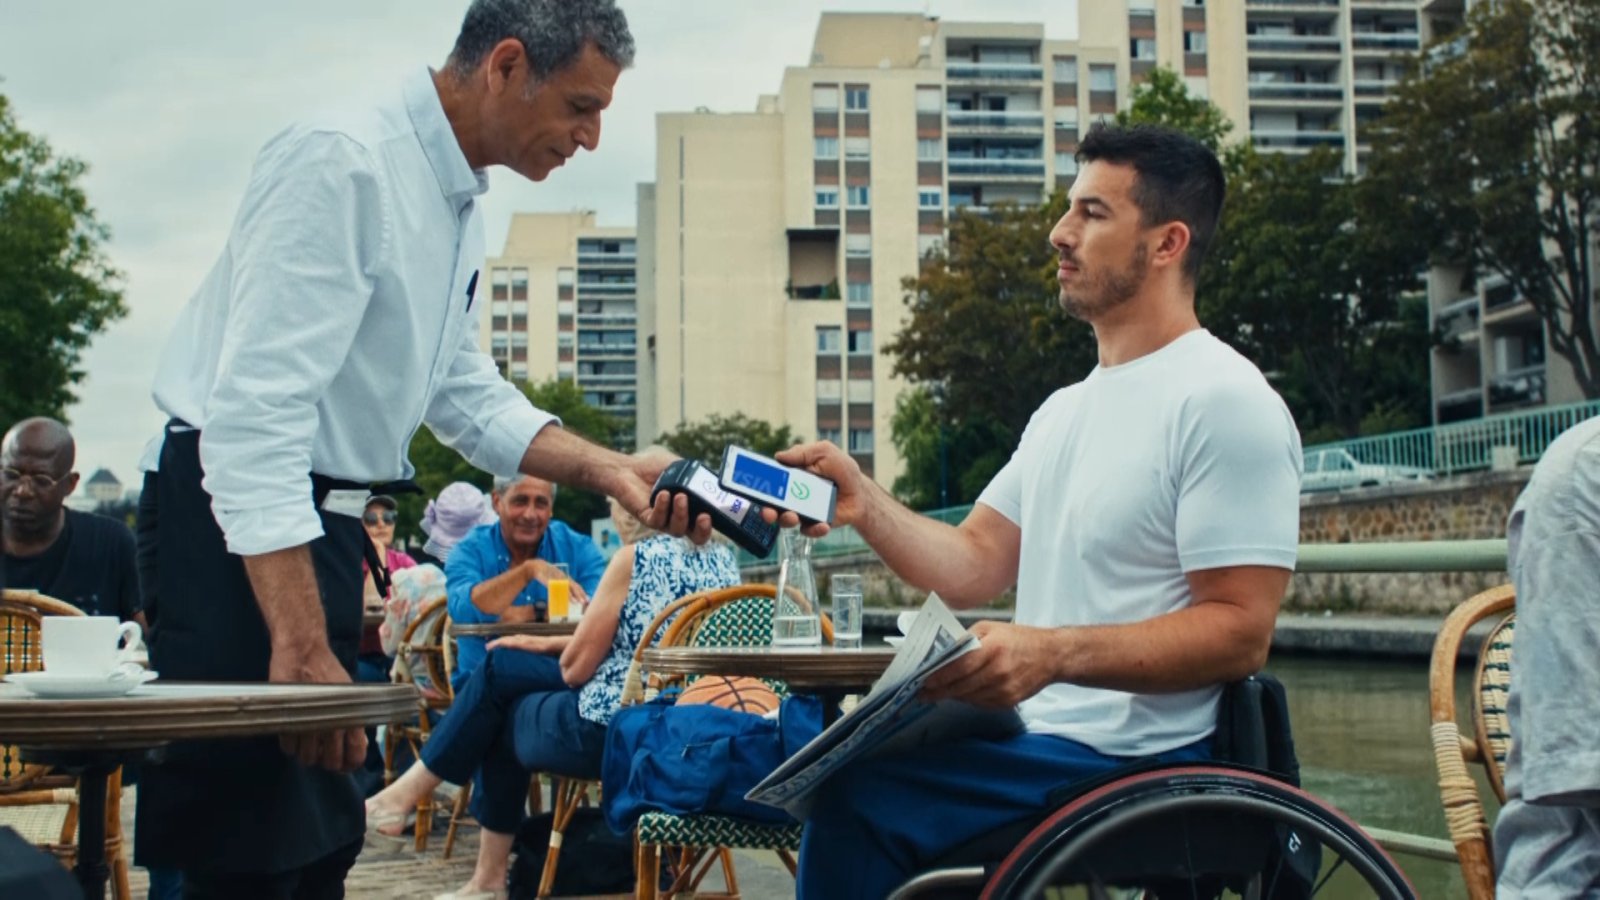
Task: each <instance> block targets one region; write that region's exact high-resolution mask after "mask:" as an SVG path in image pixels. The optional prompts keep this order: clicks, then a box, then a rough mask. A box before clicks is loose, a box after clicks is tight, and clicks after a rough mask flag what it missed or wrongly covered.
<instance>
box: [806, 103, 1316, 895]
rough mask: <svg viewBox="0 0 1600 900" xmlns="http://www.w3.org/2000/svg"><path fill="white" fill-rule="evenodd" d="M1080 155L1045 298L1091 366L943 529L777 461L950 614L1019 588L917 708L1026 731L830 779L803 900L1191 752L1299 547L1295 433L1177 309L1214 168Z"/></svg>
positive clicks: (1253, 382) (1197, 162) (1155, 157)
mask: <svg viewBox="0 0 1600 900" xmlns="http://www.w3.org/2000/svg"><path fill="white" fill-rule="evenodd" d="M1078 160H1079V161H1080V162H1081V163H1082V167H1081V169H1080V170H1079V173H1078V177H1077V181H1076V182H1075V183H1074V185H1073V187H1072V190H1071V206H1070V208H1069V210H1068V211H1067V213H1066V214H1065V215H1064V216H1063V217H1062V218H1061V220H1060V221H1059V222H1058V223H1056V225H1055V228H1054V229H1053V230H1052V231H1051V233H1050V245H1051V247H1052V248H1053V249H1054V252H1055V254H1056V256H1057V259H1058V263H1059V268H1058V271H1057V278H1058V280H1059V282H1060V287H1061V294H1060V303H1061V307H1062V309H1063V310H1065V311H1066V312H1067V313H1068V314H1069V315H1072V316H1074V317H1075V318H1078V319H1081V320H1083V321H1085V322H1087V323H1088V324H1089V326H1090V327H1091V328H1093V330H1094V333H1095V339H1096V341H1097V344H1098V347H1099V355H1100V361H1099V362H1100V364H1099V365H1098V366H1097V367H1096V368H1095V369H1094V370H1093V371H1092V372H1090V373H1088V375H1087V376H1086V377H1085V378H1084V380H1083V381H1081V382H1079V383H1077V384H1074V385H1070V386H1068V387H1065V388H1062V389H1061V390H1059V391H1057V392H1056V393H1055V394H1054V395H1052V396H1051V397H1050V398H1049V399H1048V400H1046V401H1045V403H1044V405H1043V406H1041V407H1040V408H1039V410H1038V411H1037V412H1035V413H1034V415H1033V418H1032V420H1031V421H1030V422H1029V424H1028V427H1027V429H1026V431H1025V432H1024V433H1023V436H1022V439H1021V442H1020V445H1019V446H1018V448H1017V450H1016V452H1015V453H1014V455H1013V456H1012V458H1011V461H1010V463H1009V464H1008V465H1007V466H1006V467H1005V468H1004V469H1002V470H1001V471H1000V473H999V474H998V475H996V476H995V478H994V480H993V481H992V482H991V483H990V484H989V486H988V488H987V489H986V490H985V491H984V492H983V494H982V496H980V497H979V499H978V502H977V504H976V505H974V507H973V509H972V512H971V513H970V514H969V515H968V516H967V518H966V520H965V521H963V522H962V523H961V524H960V525H958V526H951V525H945V524H942V523H940V522H937V521H934V520H932V519H929V518H925V517H922V516H919V515H917V514H915V513H913V512H911V511H910V510H908V509H906V508H905V507H903V506H901V505H900V504H898V503H897V502H895V500H894V499H893V498H892V497H891V496H890V495H889V494H888V493H887V492H885V491H884V490H883V489H882V488H880V487H878V486H877V485H876V484H874V483H873V482H872V481H871V480H869V479H867V478H866V477H864V476H863V475H862V474H861V471H860V469H859V468H858V467H857V466H856V465H855V463H854V462H853V461H852V460H851V459H850V458H849V457H848V456H846V455H845V454H844V453H843V452H842V451H840V450H839V449H838V448H837V447H835V446H833V445H832V444H828V443H814V444H809V445H804V446H800V447H796V448H793V449H792V450H789V451H787V452H785V453H782V454H779V459H781V460H782V461H784V462H786V463H789V464H791V465H803V466H806V467H809V468H810V469H811V470H813V471H815V472H818V473H820V474H822V475H824V476H826V477H828V478H830V479H832V480H833V481H835V482H837V483H838V485H839V499H838V514H837V523H848V524H852V525H854V526H855V527H856V529H857V530H858V531H859V532H860V533H861V535H862V536H863V537H864V538H865V539H866V540H867V542H868V543H869V544H871V545H872V547H873V549H875V550H876V551H877V552H878V554H879V555H880V556H881V557H882V558H883V560H884V561H885V563H887V564H888V566H889V567H890V568H891V569H893V570H894V572H895V573H896V574H898V575H899V576H900V577H901V578H903V579H905V580H906V581H908V582H910V583H911V584H913V585H916V586H918V587H920V588H924V589H928V590H932V591H937V592H938V594H939V595H940V596H941V597H942V598H943V599H944V600H945V601H946V602H947V603H948V604H949V605H950V606H952V607H957V608H964V607H973V606H978V605H980V604H983V603H986V602H988V601H989V600H991V599H993V598H994V597H995V596H997V595H999V594H1000V593H1001V592H1002V591H1004V590H1005V589H1006V588H1008V587H1010V586H1012V585H1013V584H1015V585H1016V588H1017V591H1016V594H1017V603H1016V615H1015V617H1014V622H1013V623H1010V624H1007V623H998V622H983V623H979V624H978V625H976V626H975V627H974V628H973V633H974V634H976V635H977V636H978V637H979V639H980V641H981V647H980V648H979V649H978V650H977V651H975V652H972V653H969V654H967V655H965V656H963V657H961V658H960V659H958V660H957V661H955V662H954V663H952V664H951V665H949V666H948V667H946V668H945V669H944V670H942V671H941V672H939V673H938V674H936V675H935V676H934V678H933V680H931V681H930V682H929V683H928V693H929V694H930V695H932V696H935V697H940V698H955V699H960V700H964V701H967V702H970V703H974V704H978V705H984V706H1000V707H1005V706H1018V707H1019V709H1020V712H1021V714H1022V718H1023V720H1024V722H1025V723H1026V725H1027V729H1026V732H1025V733H1024V734H1021V735H1019V736H1016V737H1013V738H1009V739H1005V740H999V741H994V740H978V739H967V740H961V741H956V742H953V743H949V744H945V745H941V746H932V747H923V748H919V749H918V750H917V751H916V753H915V754H914V755H905V756H885V757H878V758H874V759H871V760H868V761H866V762H863V763H861V764H859V765H856V766H852V767H850V768H848V769H846V770H844V771H842V772H841V773H839V774H838V775H836V776H835V777H834V778H833V779H831V780H830V781H829V782H828V783H827V784H826V785H825V786H824V787H823V788H822V789H821V791H820V792H819V795H818V799H817V802H816V805H815V807H814V809H813V813H812V815H811V817H810V819H809V820H808V821H807V823H806V829H805V838H804V842H803V844H802V847H801V857H800V871H799V896H800V897H802V898H824V897H825V898H842V897H863V898H874V900H876V898H882V897H884V896H886V895H887V894H888V893H889V892H890V891H891V890H892V889H893V888H894V887H896V886H897V885H899V884H901V883H902V882H904V881H905V880H906V879H907V878H908V877H909V876H910V875H912V874H914V873H915V872H917V871H918V870H920V869H923V868H926V867H927V866H928V865H930V864H931V863H933V862H934V861H936V860H938V859H939V858H940V857H942V856H944V855H945V854H947V853H948V852H949V851H950V850H952V849H953V848H957V847H961V846H963V845H965V844H967V843H968V842H970V841H972V840H974V839H976V838H978V837H980V836H982V835H985V834H989V833H991V832H994V831H995V830H998V829H1002V828H1006V827H1008V826H1015V825H1016V824H1017V823H1019V822H1025V821H1032V820H1036V819H1038V818H1040V817H1042V816H1043V815H1044V814H1045V813H1046V812H1048V807H1047V804H1048V802H1049V799H1048V798H1050V797H1051V795H1052V794H1053V793H1056V792H1058V791H1059V790H1060V789H1061V788H1062V787H1063V786H1066V785H1070V784H1072V783H1074V782H1080V781H1084V780H1086V779H1090V778H1093V777H1095V776H1098V775H1102V774H1104V773H1105V772H1107V771H1110V770H1112V769H1115V768H1119V767H1122V766H1126V765H1128V764H1130V763H1134V762H1139V761H1147V760H1159V761H1169V762H1176V761H1191V760H1204V759H1206V758H1207V757H1208V756H1209V753H1210V750H1209V739H1210V736H1211V733H1212V731H1213V728H1214V726H1215V723H1216V721H1217V700H1218V696H1219V693H1220V688H1221V685H1223V684H1225V683H1227V682H1229V681H1234V680H1237V679H1240V678H1243V677H1245V676H1247V675H1250V674H1252V673H1254V672H1255V671H1257V670H1258V669H1259V668H1260V667H1261V665H1262V664H1263V663H1264V661H1265V660H1266V657H1267V650H1268V647H1269V645H1270V641H1271V637H1272V629H1273V623H1274V620H1275V618H1276V614H1277V611H1278V605H1279V602H1280V601H1281V599H1282V597H1283V592H1284V589H1285V588H1286V587H1287V585H1288V581H1289V575H1290V572H1291V570H1292V569H1293V567H1294V562H1295V552H1296V547H1297V544H1298V535H1299V510H1300V506H1299V490H1300V464H1301V457H1300V440H1299V435H1298V434H1297V432H1296V430H1295V426H1294V421H1293V419H1292V418H1291V417H1290V414H1289V411H1288V409H1287V408H1286V407H1285V406H1284V404H1283V401H1282V400H1281V399H1280V398H1279V397H1278V395H1277V394H1276V393H1275V392H1274V391H1273V390H1272V388H1271V387H1270V386H1268V384H1267V382H1266V379H1265V378H1263V377H1262V375H1261V373H1260V371H1259V370H1257V368H1256V367H1255V366H1254V365H1253V364H1252V363H1251V362H1250V361H1248V360H1246V359H1245V358H1244V357H1242V356H1240V355H1239V354H1238V353H1236V352H1234V351H1233V350H1232V349H1230V348H1229V347H1228V346H1227V345H1225V344H1223V343H1222V342H1221V341H1219V340H1218V339H1216V338H1215V337H1213V336H1212V335H1211V334H1209V333H1208V332H1206V331H1205V330H1204V329H1202V328H1201V326H1200V323H1199V322H1198V320H1197V319H1196V317H1195V310H1194V292H1195V280H1196V274H1197V273H1198V271H1199V268H1200V263H1201V260H1202V258H1203V257H1204V254H1205V251H1206V248H1207V247H1208V246H1209V245H1210V243H1211V241H1212V240H1213V239H1214V237H1215V235H1216V233H1217V226H1218V221H1219V218H1220V215H1221V211H1222V201H1223V194H1224V183H1223V173H1222V167H1221V166H1220V165H1219V164H1218V162H1217V158H1216V156H1215V155H1214V154H1213V153H1212V152H1211V151H1210V150H1208V149H1207V148H1206V147H1204V146H1203V145H1201V144H1199V143H1198V142H1196V141H1194V140H1192V139H1190V138H1188V137H1185V136H1183V135H1181V134H1178V133H1176V132H1172V131H1168V130H1164V129H1156V128H1149V127H1133V128H1115V127H1104V126H1097V127H1096V128H1095V129H1093V130H1091V131H1090V133H1089V134H1088V135H1087V136H1086V137H1085V139H1084V140H1083V142H1082V144H1081V145H1080V148H1079V150H1078ZM997 387H998V386H997ZM816 530H819V531H820V529H816Z"/></svg>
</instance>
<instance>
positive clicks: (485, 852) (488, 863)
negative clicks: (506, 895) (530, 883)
mask: <svg viewBox="0 0 1600 900" xmlns="http://www.w3.org/2000/svg"><path fill="white" fill-rule="evenodd" d="M515 837H516V836H515V835H511V834H501V833H500V832H498V831H490V830H489V829H487V828H484V829H481V830H480V831H479V832H478V864H477V866H476V867H475V868H474V869H473V870H472V880H470V881H468V882H467V883H466V884H464V885H462V886H461V887H460V888H458V889H457V890H456V893H457V894H458V895H459V894H477V893H491V894H494V895H495V896H500V895H501V892H503V891H505V889H506V867H507V866H508V865H509V864H510V862H511V843H512V839H513V838H515Z"/></svg>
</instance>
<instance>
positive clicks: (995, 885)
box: [890, 674, 1416, 900]
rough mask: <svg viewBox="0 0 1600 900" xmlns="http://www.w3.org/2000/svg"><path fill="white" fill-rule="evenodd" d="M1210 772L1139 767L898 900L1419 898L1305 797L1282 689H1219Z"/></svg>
mask: <svg viewBox="0 0 1600 900" xmlns="http://www.w3.org/2000/svg"><path fill="white" fill-rule="evenodd" d="M1212 756H1213V761H1212V762H1206V763H1193V764H1190V763H1179V764H1147V765H1140V766H1132V767H1129V768H1127V769H1121V770H1118V771H1117V772H1114V773H1111V774H1110V775H1107V776H1105V777H1103V778H1100V779H1097V780H1092V781H1090V782H1088V783H1083V784H1074V785H1071V786H1069V787H1068V788H1066V789H1065V790H1063V791H1061V792H1058V793H1057V794H1055V795H1052V796H1051V798H1050V803H1049V804H1048V807H1049V808H1050V809H1051V811H1050V812H1048V813H1047V814H1045V815H1044V816H1043V818H1041V819H1036V820H1033V821H1024V822H1020V823H1018V824H1017V825H1016V826H1013V827H1011V828H1008V829H1002V830H1000V831H998V832H995V833H992V834H989V835H985V836H984V837H982V838H980V839H978V840H976V841H974V842H972V843H971V844H969V845H966V846H963V847H958V848H956V849H955V850H954V851H952V852H951V853H950V854H948V855H947V856H946V857H945V858H943V859H941V860H939V861H938V862H937V863H936V864H935V866H934V867H933V868H932V869H931V870H930V871H927V872H924V873H922V874H920V875H917V876H916V877H914V878H912V879H911V880H910V881H907V882H906V883H905V884H903V885H901V886H900V887H899V888H898V889H896V890H895V892H894V893H892V894H891V895H890V900H955V898H972V897H978V898H982V900H1015V898H1030V900H1031V898H1051V900H1054V898H1080V897H1081V898H1086V900H1101V898H1108V900H1109V898H1152V900H1154V898H1185V900H1196V898H1222V897H1239V898H1249V900H1300V898H1307V897H1329V898H1369V897H1376V898H1380V900H1413V898H1415V897H1416V893H1415V891H1414V889H1413V888H1412V887H1411V884H1410V882H1408V881H1407V880H1406V877H1405V874H1404V873H1403V872H1402V871H1401V870H1400V867H1399V866H1397V865H1396V864H1395V862H1394V860H1393V859H1391V858H1390V857H1389V855H1388V854H1387V853H1386V852H1385V851H1384V850H1383V848H1381V847H1379V846H1378V845H1377V843H1375V842H1374V841H1373V840H1372V839H1371V838H1370V837H1368V836H1367V835H1366V833H1365V832H1363V831H1362V830H1361V828H1360V826H1358V825H1357V824H1356V823H1355V822H1353V821H1351V820H1350V819H1349V818H1348V817H1346V816H1345V815H1344V814H1343V813H1341V812H1339V811H1338V810H1337V809H1335V808H1333V807H1332V806H1330V805H1328V804H1326V803H1323V802H1322V801H1320V800H1318V799H1317V798H1315V797H1313V796H1311V795H1310V794H1307V793H1306V792H1304V791H1302V790H1300V789H1299V787H1298V784H1299V764H1298V762H1296V760H1295V758H1294V748H1293V741H1292V739H1291V737H1290V731H1289V720H1288V707H1287V704H1286V703H1285V702H1284V699H1283V688H1282V686H1281V685H1279V684H1278V683H1277V681H1276V680H1275V679H1273V678H1272V677H1271V676H1269V675H1265V674H1262V675H1256V676H1252V677H1251V678H1248V679H1246V680H1244V681H1240V682H1235V683H1233V684H1230V685H1228V686H1227V687H1226V688H1224V691H1223V697H1222V704H1221V706H1220V708H1219V711H1218V721H1217V731H1216V736H1215V737H1214V738H1213V750H1212Z"/></svg>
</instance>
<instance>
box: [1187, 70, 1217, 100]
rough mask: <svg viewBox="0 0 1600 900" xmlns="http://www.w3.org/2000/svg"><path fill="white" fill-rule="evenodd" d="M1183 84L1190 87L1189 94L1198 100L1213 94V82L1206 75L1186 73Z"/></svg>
mask: <svg viewBox="0 0 1600 900" xmlns="http://www.w3.org/2000/svg"><path fill="white" fill-rule="evenodd" d="M1183 86H1184V87H1186V88H1188V89H1189V96H1191V97H1194V98H1195V99H1197V100H1205V99H1207V98H1209V97H1210V96H1211V84H1210V82H1208V81H1207V80H1206V77H1205V76H1204V75H1186V76H1184V79H1183Z"/></svg>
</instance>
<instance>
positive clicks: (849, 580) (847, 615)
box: [828, 574, 862, 648]
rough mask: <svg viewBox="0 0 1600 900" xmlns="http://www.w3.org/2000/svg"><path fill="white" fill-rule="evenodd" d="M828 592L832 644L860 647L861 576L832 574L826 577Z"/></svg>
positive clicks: (843, 646)
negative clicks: (830, 604)
mask: <svg viewBox="0 0 1600 900" xmlns="http://www.w3.org/2000/svg"><path fill="white" fill-rule="evenodd" d="M828 592H829V593H830V594H831V595H832V597H833V645H834V646H835V647H840V648H855V647H860V646H861V599H862V577H861V576H860V575H847V574H838V575H834V576H833V577H832V578H830V579H828Z"/></svg>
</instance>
